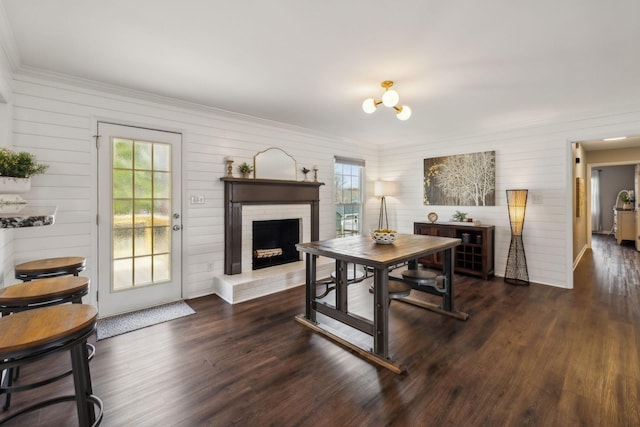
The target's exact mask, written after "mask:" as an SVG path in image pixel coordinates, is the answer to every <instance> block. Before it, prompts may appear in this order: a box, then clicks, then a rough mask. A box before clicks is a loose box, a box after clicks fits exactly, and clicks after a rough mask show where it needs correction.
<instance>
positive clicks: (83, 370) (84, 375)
mask: <svg viewBox="0 0 640 427" xmlns="http://www.w3.org/2000/svg"><path fill="white" fill-rule="evenodd" d="M88 357H89V354H88V351H87V346H86V345H85V343H84V342H82V343H78V344H77V345H75V346H73V347H72V348H71V365H72V369H73V384H74V386H75V390H76V405H77V409H78V420H79V421H80V426H91V425H92V424H93V423H94V422H95V420H96V414H95V408H94V406H93V402H92V401H91V400H89V397H90V396H91V395H92V394H93V390H92V387H91V373H90V372H89V360H88Z"/></svg>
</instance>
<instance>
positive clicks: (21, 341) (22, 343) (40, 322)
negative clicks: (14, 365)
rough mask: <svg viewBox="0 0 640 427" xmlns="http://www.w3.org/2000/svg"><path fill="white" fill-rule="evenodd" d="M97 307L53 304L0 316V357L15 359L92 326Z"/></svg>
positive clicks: (75, 334)
mask: <svg viewBox="0 0 640 427" xmlns="http://www.w3.org/2000/svg"><path fill="white" fill-rule="evenodd" d="M97 317H98V310H97V309H96V308H95V307H94V306H92V305H87V304H66V305H54V306H51V307H44V308H38V309H37V310H28V311H22V312H20V313H16V314H12V315H11V316H6V317H2V318H0V330H1V331H2V334H0V360H1V359H18V358H20V357H23V356H25V355H29V354H31V353H33V352H38V351H41V350H45V349H47V348H50V347H54V346H57V345H60V344H64V343H66V342H67V341H69V340H72V339H76V338H77V337H78V336H81V335H82V334H84V333H86V332H87V331H92V330H93V329H95V325H96V319H97Z"/></svg>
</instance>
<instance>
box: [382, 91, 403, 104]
mask: <svg viewBox="0 0 640 427" xmlns="http://www.w3.org/2000/svg"><path fill="white" fill-rule="evenodd" d="M399 100H400V95H398V92H396V91H395V90H393V89H389V90H386V91H385V92H384V94H383V95H382V103H383V104H384V105H385V107H395V106H396V105H397V104H398V101H399Z"/></svg>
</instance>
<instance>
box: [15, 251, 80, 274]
mask: <svg viewBox="0 0 640 427" xmlns="http://www.w3.org/2000/svg"><path fill="white" fill-rule="evenodd" d="M86 265H87V260H86V258H84V257H77V256H73V257H61V258H47V259H39V260H36V261H29V262H23V263H22V264H18V265H16V267H15V273H16V279H20V280H31V279H38V278H46V277H55V276H63V275H66V274H74V275H77V274H78V273H79V272H81V271H82V270H84V269H85V267H86Z"/></svg>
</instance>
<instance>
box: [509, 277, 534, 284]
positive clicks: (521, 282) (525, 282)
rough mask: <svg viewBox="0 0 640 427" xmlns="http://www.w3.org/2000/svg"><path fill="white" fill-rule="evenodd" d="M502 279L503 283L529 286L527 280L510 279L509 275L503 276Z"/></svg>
mask: <svg viewBox="0 0 640 427" xmlns="http://www.w3.org/2000/svg"><path fill="white" fill-rule="evenodd" d="M504 281H505V283H508V284H510V285H516V286H529V284H530V283H529V281H528V280H522V279H512V278H510V277H505V278H504Z"/></svg>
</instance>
